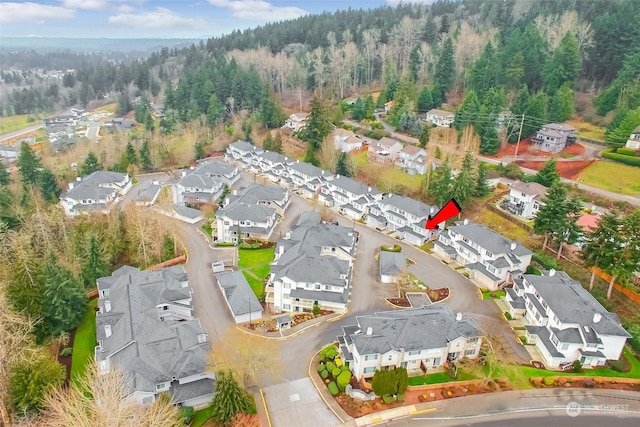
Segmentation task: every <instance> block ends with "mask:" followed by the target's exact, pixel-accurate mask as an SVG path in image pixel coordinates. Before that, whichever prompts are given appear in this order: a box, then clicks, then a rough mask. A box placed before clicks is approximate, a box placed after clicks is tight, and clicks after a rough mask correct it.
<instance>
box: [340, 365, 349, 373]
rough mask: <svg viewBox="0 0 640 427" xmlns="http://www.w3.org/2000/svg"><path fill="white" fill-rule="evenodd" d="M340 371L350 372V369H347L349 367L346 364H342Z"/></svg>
mask: <svg viewBox="0 0 640 427" xmlns="http://www.w3.org/2000/svg"><path fill="white" fill-rule="evenodd" d="M340 370H341V371H346V372H351V369H349V367H348V366H347V365H342V368H340Z"/></svg>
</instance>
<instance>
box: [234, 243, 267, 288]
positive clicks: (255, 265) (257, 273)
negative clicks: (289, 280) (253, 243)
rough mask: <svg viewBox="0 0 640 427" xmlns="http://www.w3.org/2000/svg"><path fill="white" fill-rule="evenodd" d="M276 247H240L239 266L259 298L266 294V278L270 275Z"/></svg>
mask: <svg viewBox="0 0 640 427" xmlns="http://www.w3.org/2000/svg"><path fill="white" fill-rule="evenodd" d="M274 253H275V249H273V248H272V249H240V250H239V255H238V257H239V263H238V264H239V267H240V268H241V269H242V270H243V274H244V277H246V278H247V282H249V285H251V289H253V292H254V293H255V294H256V296H257V297H258V299H261V298H262V297H263V296H264V279H266V278H267V277H268V276H269V272H270V271H271V266H270V265H269V263H270V262H271V261H273V258H274Z"/></svg>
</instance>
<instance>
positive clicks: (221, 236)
mask: <svg viewBox="0 0 640 427" xmlns="http://www.w3.org/2000/svg"><path fill="white" fill-rule="evenodd" d="M289 201H290V199H289V192H288V191H287V190H285V189H284V188H280V187H274V186H268V185H261V184H251V185H249V186H247V187H244V188H241V189H240V190H238V191H236V192H234V193H233V194H231V195H229V196H227V198H226V199H225V202H224V207H223V208H221V209H219V210H218V212H217V214H216V235H215V236H214V241H217V242H219V243H220V242H225V243H238V242H239V241H240V240H242V239H261V240H264V239H268V238H269V237H271V233H272V232H273V229H274V227H275V225H276V224H277V222H278V219H279V215H282V214H284V211H285V209H286V208H287V207H288V206H289Z"/></svg>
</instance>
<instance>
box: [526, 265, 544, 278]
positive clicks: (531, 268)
mask: <svg viewBox="0 0 640 427" xmlns="http://www.w3.org/2000/svg"><path fill="white" fill-rule="evenodd" d="M527 274H535V275H536V276H541V275H542V273H541V272H540V270H538V269H537V268H535V267H534V266H533V265H529V266H527Z"/></svg>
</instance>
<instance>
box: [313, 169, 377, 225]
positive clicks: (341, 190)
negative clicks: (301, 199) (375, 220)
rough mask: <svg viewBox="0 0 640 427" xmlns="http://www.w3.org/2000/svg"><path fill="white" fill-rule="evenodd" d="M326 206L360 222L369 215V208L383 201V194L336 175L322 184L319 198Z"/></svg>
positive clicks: (373, 188)
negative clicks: (364, 216)
mask: <svg viewBox="0 0 640 427" xmlns="http://www.w3.org/2000/svg"><path fill="white" fill-rule="evenodd" d="M318 199H319V200H320V201H321V202H323V203H324V204H325V206H329V207H333V208H335V209H337V210H338V211H339V212H340V213H341V214H343V215H345V216H347V217H349V218H351V219H355V220H358V219H360V218H362V216H363V215H365V214H366V213H367V208H368V207H369V206H370V205H371V204H373V203H375V202H376V201H378V200H381V199H382V193H381V192H380V190H378V189H377V188H375V187H369V186H367V185H364V184H363V183H361V182H358V181H356V180H355V179H352V178H348V177H345V176H340V175H336V176H335V178H333V179H329V180H327V181H326V182H324V183H322V186H321V188H320V195H319V198H318Z"/></svg>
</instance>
